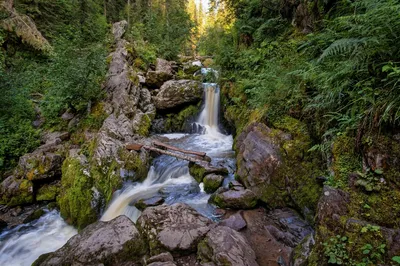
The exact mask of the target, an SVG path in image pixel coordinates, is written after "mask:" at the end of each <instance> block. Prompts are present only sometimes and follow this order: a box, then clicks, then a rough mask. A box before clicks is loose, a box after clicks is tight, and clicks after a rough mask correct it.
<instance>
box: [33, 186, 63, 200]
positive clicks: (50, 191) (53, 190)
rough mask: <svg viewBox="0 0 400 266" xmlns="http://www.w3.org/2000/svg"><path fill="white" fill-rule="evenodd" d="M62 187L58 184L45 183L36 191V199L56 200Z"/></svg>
mask: <svg viewBox="0 0 400 266" xmlns="http://www.w3.org/2000/svg"><path fill="white" fill-rule="evenodd" d="M59 192H60V187H59V186H58V185H43V186H42V187H40V188H39V189H38V191H37V192H36V201H50V200H55V199H56V197H57V195H58V193H59Z"/></svg>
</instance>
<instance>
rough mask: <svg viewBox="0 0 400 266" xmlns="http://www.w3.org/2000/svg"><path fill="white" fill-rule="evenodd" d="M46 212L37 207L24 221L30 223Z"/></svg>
mask: <svg viewBox="0 0 400 266" xmlns="http://www.w3.org/2000/svg"><path fill="white" fill-rule="evenodd" d="M45 214H46V212H45V211H44V210H43V209H37V210H35V211H34V212H33V213H31V214H30V215H29V216H28V217H26V218H25V220H24V223H30V222H32V221H34V220H37V219H39V218H40V217H42V216H43V215H45Z"/></svg>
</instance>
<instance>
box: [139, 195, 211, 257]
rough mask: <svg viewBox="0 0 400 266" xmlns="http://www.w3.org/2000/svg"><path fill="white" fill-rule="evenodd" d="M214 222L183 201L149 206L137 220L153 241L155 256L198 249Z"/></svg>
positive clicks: (144, 233) (143, 231)
mask: <svg viewBox="0 0 400 266" xmlns="http://www.w3.org/2000/svg"><path fill="white" fill-rule="evenodd" d="M211 224H212V222H211V220H210V219H208V218H206V217H204V216H202V215H201V214H199V213H198V212H197V211H196V210H195V209H193V208H192V207H190V206H188V205H186V204H183V203H177V204H174V205H171V206H167V205H161V206H157V207H149V208H147V209H145V210H144V211H143V213H142V215H141V216H140V217H139V219H138V221H137V226H138V228H139V230H140V231H141V232H142V234H143V235H145V236H146V238H147V240H148V241H149V246H150V254H151V255H157V254H159V253H162V252H165V251H169V252H171V253H172V254H179V255H181V254H185V253H186V254H189V253H192V252H195V251H196V248H197V244H198V243H199V241H200V240H201V239H202V238H203V237H204V236H205V235H206V234H207V232H208V231H209V230H210V229H209V225H211Z"/></svg>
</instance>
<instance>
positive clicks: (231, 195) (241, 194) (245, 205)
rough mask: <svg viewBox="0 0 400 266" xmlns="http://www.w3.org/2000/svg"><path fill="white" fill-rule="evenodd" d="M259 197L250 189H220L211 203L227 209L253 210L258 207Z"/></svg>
mask: <svg viewBox="0 0 400 266" xmlns="http://www.w3.org/2000/svg"><path fill="white" fill-rule="evenodd" d="M257 201H258V199H257V196H256V194H254V192H253V191H251V190H249V189H245V190H239V191H237V190H228V189H226V188H219V189H218V190H217V191H216V192H215V193H214V194H213V195H212V196H211V197H210V200H209V202H211V203H214V204H215V205H217V206H218V207H220V208H225V209H251V208H254V207H255V206H256V205H257Z"/></svg>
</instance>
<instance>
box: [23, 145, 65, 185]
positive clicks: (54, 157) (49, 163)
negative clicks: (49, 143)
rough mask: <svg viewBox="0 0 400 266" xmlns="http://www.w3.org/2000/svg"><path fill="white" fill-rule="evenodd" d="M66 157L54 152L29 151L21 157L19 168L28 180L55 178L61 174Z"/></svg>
mask: <svg viewBox="0 0 400 266" xmlns="http://www.w3.org/2000/svg"><path fill="white" fill-rule="evenodd" d="M63 160H64V157H63V156H61V155H59V154H56V153H52V152H40V151H36V152H34V153H28V154H25V155H24V156H22V157H21V158H20V159H19V164H18V170H19V171H22V172H23V175H24V176H25V177H26V179H28V180H32V181H34V180H43V179H55V178H59V177H60V176H61V165H62V162H63Z"/></svg>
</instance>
